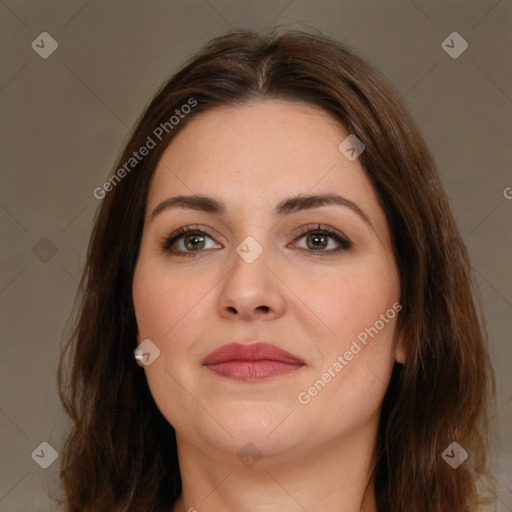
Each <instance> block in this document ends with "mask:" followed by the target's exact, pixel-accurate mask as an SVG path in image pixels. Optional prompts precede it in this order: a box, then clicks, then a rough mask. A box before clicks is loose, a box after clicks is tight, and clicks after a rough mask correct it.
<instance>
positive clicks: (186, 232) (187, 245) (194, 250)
mask: <svg viewBox="0 0 512 512" xmlns="http://www.w3.org/2000/svg"><path fill="white" fill-rule="evenodd" d="M207 238H209V239H210V240H212V238H211V237H210V236H209V235H208V233H206V232H205V231H203V230H201V229H198V227H197V224H196V225H195V227H192V226H185V227H182V228H180V229H178V230H176V231H175V232H174V233H173V234H172V235H170V236H164V237H163V239H162V240H161V243H160V247H161V249H162V251H164V252H171V253H174V254H176V255H177V256H192V257H194V256H196V255H197V254H198V253H200V252H201V251H202V249H214V248H220V247H221V246H218V245H217V246H216V247H206V239H207ZM173 246H176V247H177V249H173V248H172V247H173Z"/></svg>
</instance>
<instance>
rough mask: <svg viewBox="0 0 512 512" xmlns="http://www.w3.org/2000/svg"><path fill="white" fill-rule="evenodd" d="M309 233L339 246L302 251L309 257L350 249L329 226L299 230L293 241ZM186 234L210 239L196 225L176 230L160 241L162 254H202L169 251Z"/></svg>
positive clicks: (306, 227)
mask: <svg viewBox="0 0 512 512" xmlns="http://www.w3.org/2000/svg"><path fill="white" fill-rule="evenodd" d="M310 233H316V234H325V235H328V236H329V237H331V238H333V239H334V240H335V241H336V242H337V243H338V244H339V245H340V247H338V248H337V249H331V250H329V251H325V250H320V249H317V250H315V249H302V250H305V251H307V252H309V253H310V254H311V255H315V256H322V255H323V254H324V253H325V254H327V255H333V254H338V253H340V252H342V251H346V250H348V249H350V248H351V247H352V242H351V241H350V240H348V239H347V238H346V237H345V236H343V235H342V234H341V233H340V232H339V231H337V230H336V229H334V228H331V227H329V226H322V225H321V224H316V225H315V227H312V226H311V225H308V226H304V227H302V228H301V229H300V230H299V234H298V236H297V238H296V239H295V241H298V240H300V239H301V238H303V237H304V236H305V235H308V234H310ZM187 234H197V235H201V236H202V235H206V236H207V237H208V238H212V237H211V236H210V235H209V234H208V233H207V232H205V231H203V230H201V229H199V228H198V226H197V224H196V225H195V227H193V226H184V227H181V228H179V229H177V230H176V231H175V232H174V233H172V234H171V235H169V236H167V235H164V236H163V237H162V238H161V239H160V241H159V245H160V248H161V250H162V252H164V253H173V254H174V255H177V256H185V257H192V258H194V257H196V256H198V255H199V254H200V253H201V252H204V251H203V250H198V251H171V249H170V248H171V246H172V245H173V244H174V242H176V241H177V240H179V239H181V238H183V237H184V236H185V235H187Z"/></svg>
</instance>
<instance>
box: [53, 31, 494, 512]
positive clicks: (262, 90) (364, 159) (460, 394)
mask: <svg viewBox="0 0 512 512" xmlns="http://www.w3.org/2000/svg"><path fill="white" fill-rule="evenodd" d="M256 98H279V99H285V100H292V101H301V102H306V103H308V104H311V105H316V106H319V107H321V108H323V109H324V110H325V111H327V112H330V113H331V114H333V115H334V116H336V117H337V118H338V119H339V120H340V121H341V122H342V123H343V124H344V125H345V126H346V127H347V128H348V130H349V131H350V133H351V134H354V135H356V136H357V137H358V138H359V139H360V140H361V141H363V143H364V145H365V151H364V152H363V153H362V154H361V155H360V156H359V159H360V162H361V165H362V166H363V168H364V169H365V171H366V173H367V175H368V177H369V179H370V180H371V182H372V184H373V186H374V188H375V191H376V193H377V196H378V199H379V202H380V204H381V206H382V208H383V210H384V212H385V214H386V218H387V222H388V225H389V227H390V231H391V236H392V243H393V250H394V256H395V259H396V264H397V267H398V271H399V276H400V286H401V297H400V303H401V304H402V305H403V311H402V313H401V314H400V316H399V318H398V323H397V326H396V329H397V331H398V332H399V333H401V334H402V335H403V336H404V339H405V340H406V343H407V346H408V359H407V361H406V363H405V364H404V365H402V364H398V363H396V364H395V367H394V369H393V374H392V378H391V382H390V385H389V388H388V390H387V393H386V395H385V397H384V402H383V404H382V413H381V419H380V426H379V433H378V438H377V458H376V463H375V466H374V467H373V468H372V476H374V478H375V480H374V481H375V493H376V499H377V508H378V510H380V511H386V512H405V511H410V510H414V511H415V512H427V511H429V512H433V511H436V512H441V511H442V512H445V511H447V510H450V511H452V512H469V511H474V510H476V507H477V504H478V503H480V502H481V501H482V498H481V496H480V493H479V491H478V487H477V483H478V481H479V479H480V478H484V477H486V476H488V473H487V465H488V458H489V457H488V453H489V448H490V445H491V437H492V436H491V434H490V432H491V428H490V418H491V416H492V414H493V411H494V410H495V407H496V406H495V381H494V372H493V368H492V366H491V363H490V357H489V353H488V341H487V334H486V331H485V323H484V319H483V314H482V307H481V306H480V299H479V296H478V291H477V288H476V284H475V282H474V278H473V274H472V272H471V264H470V261H469V258H468V253H467V249H466V247H465V245H464V243H463V241H462V238H461V235H460V233H459V231H458V229H457V226H456V223H455V221H454V218H453V215H452V213H451V211H450V207H449V203H448V200H447V197H446V194H445V192H444V189H443V186H442V184H441V182H440V180H439V178H438V175H437V171H436V166H435V163H434V160H433V157H432V155H431V153H430V151H429V150H428V148H427V146H426V144H425V142H424V140H423V138H422V136H421V134H420V133H419V131H418V129H417V127H416V125H415V123H414V121H413V120H412V118H411V116H410V114H409V113H408V112H407V109H406V108H405V107H404V106H403V104H402V103H401V101H400V100H399V99H398V95H397V94H396V93H395V92H394V90H393V88H392V87H391V86H390V85H389V84H388V83H387V82H386V80H385V79H384V78H383V77H382V76H381V75H380V73H378V72H377V71H375V70H374V69H372V68H371V67H370V66H369V64H368V63H366V62H365V61H364V60H363V59H362V58H361V57H359V56H358V55H357V54H356V53H355V52H354V51H353V50H352V49H351V48H349V47H348V46H346V45H343V44H341V43H339V42H338V41H336V40H333V39H331V38H328V37H326V36H323V35H316V34H309V33H305V32H298V31H291V32H286V33H283V34H281V35H279V34H277V33H275V32H272V33H268V34H266V35H262V34H258V33H255V32H252V31H249V30H239V31H235V32H231V33H229V34H227V35H225V36H222V37H219V38H216V39H214V40H212V41H211V42H210V43H209V44H207V45H206V46H205V47H203V49H202V50H201V51H200V52H199V53H198V54H197V55H195V56H194V57H193V58H192V59H191V60H190V61H189V62H188V63H186V65H184V67H182V68H181V69H180V70H179V71H178V72H177V73H176V74H175V75H174V76H173V77H171V78H170V80H169V81H167V82H166V83H165V84H164V85H163V86H162V88H161V89H160V91H159V92H158V93H157V94H156V96H155V97H154V99H153V100H152V101H151V102H150V104H149V106H147V108H146V109H145V111H144V113H143V115H142V116H141V118H140V121H139V122H138V123H137V125H136V127H135V128H134V131H133V134H132V136H131V138H130V139H129V141H128V142H127V144H126V147H125V148H124V151H123V152H122V154H121V156H120V158H119V160H118V162H117V164H116V166H115V173H114V174H115V180H114V179H111V181H110V185H107V186H105V187H103V188H102V192H101V196H104V198H103V201H102V203H101V207H100V208H99V211H98V213H97V215H96V218H95V224H94V227H93V231H92V235H91V239H90V243H89V247H88V253H87V261H86V264H85V268H84V272H83V275H82V279H81V281H80V285H79V289H78V292H77V302H76V303H75V306H76V305H78V307H76V311H75V315H74V320H73V328H72V332H71V333H70V334H69V337H68V338H67V340H66V343H65V346H64V347H63V351H62V356H61V360H60V365H59V379H58V384H59V392H60V397H61V400H62V402H63V405H64V407H65V410H66V411H67V413H68V414H69V416H70V418H71V420H72V422H73V424H72V429H71V432H70V434H69V436H68V438H67V440H66V443H65V446H64V447H63V450H62V452H61V481H62V485H63V490H64V494H65V497H64V498H63V499H61V502H62V503H64V504H65V506H66V507H67V510H68V511H70V512H78V511H80V512H89V511H94V512H106V511H109V512H112V511H116V512H121V511H142V510H144V511H146V512H153V511H154V512H157V511H158V512H160V511H167V512H168V511H169V510H171V509H172V506H173V504H174V503H175V501H176V499H177V498H178V496H179V494H180V493H181V477H180V472H179V465H178V458H177V450H176V438H175V433H174V429H173V428H172V426H171V425H170V424H169V423H168V422H167V420H166V419H165V418H164V417H163V415H162V414H161V413H160V411H159V409H158V408H157V406H156V404H155V402H154V400H153V398H152V395H151V392H150V390H149V387H148V384H147V381H146V378H145V374H144V372H143V371H142V370H141V368H139V366H137V365H136V364H135V362H134V354H133V352H134V349H135V348H136V332H137V326H136V320H135V314H134V306H133V300H132V279H133V273H134V268H135V264H136V261H137V257H138V251H139V247H140V241H141V234H142V227H143V223H144V215H145V208H146V200H147V194H148V190H149V185H150V180H151V177H152V175H153V172H154V170H155V168H156V166H157V163H158V160H159V158H160V156H161V155H162V152H163V150H164V149H165V148H166V147H167V145H168V144H169V143H170V141H171V140H172V139H173V137H174V136H175V135H176V134H177V133H178V132H179V131H180V130H181V129H182V128H183V127H184V126H186V124H187V123H188V122H190V120H192V119H194V118H196V117H197V116H198V115H200V114H201V112H205V111H207V110H208V109H211V108H214V107H216V106H222V105H229V104H231V105H233V104H239V105H243V104H244V103H246V102H248V101H250V100H251V99H256ZM193 102H195V103H193ZM185 104H188V105H192V104H194V105H195V106H194V107H193V108H190V109H183V105H185ZM180 109H181V110H180ZM176 110H179V111H180V112H182V113H183V112H186V115H182V116H180V117H179V121H178V122H175V121H172V122H170V118H171V116H172V115H173V114H175V112H176ZM165 123H167V124H165ZM157 127H160V128H161V129H160V131H156V132H155V130H156V128H157ZM162 127H165V129H163V128H162ZM156 133H158V137H157V136H156V135H155V134H156ZM148 138H151V139H152V141H153V142H155V143H156V144H155V147H154V148H152V149H151V150H150V151H149V152H148V154H147V155H146V156H144V157H143V158H140V160H139V159H138V160H137V162H134V161H133V160H130V158H132V157H133V153H134V152H137V151H138V150H139V149H140V148H141V147H142V146H143V145H148V140H149V139H148ZM157 139H158V140H157ZM127 162H131V163H130V167H128V166H127ZM123 166H124V167H123ZM121 168H124V169H125V172H122V171H121V172H120V171H119V170H120V169H121ZM114 174H113V175H112V176H113V177H114ZM96 195H99V194H96ZM454 441H455V442H457V443H458V444H459V445H461V446H462V447H463V448H464V449H465V450H466V452H467V453H468V454H469V458H468V459H467V460H466V461H465V462H464V463H463V464H462V465H460V466H459V467H458V468H457V469H454V468H452V467H451V466H450V465H449V464H447V462H445V460H444V459H443V457H442V453H443V451H444V450H445V449H446V448H447V447H448V446H449V445H450V444H451V443H452V442H454ZM369 481H370V479H369Z"/></svg>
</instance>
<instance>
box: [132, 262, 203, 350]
mask: <svg viewBox="0 0 512 512" xmlns="http://www.w3.org/2000/svg"><path fill="white" fill-rule="evenodd" d="M210 288H211V285H210V286H208V280H206V279H205V276H202V277H201V276H198V275H197V274H194V273H190V272H181V271H173V272H172V273H171V272H169V271H168V269H165V268H161V266H158V265H154V264H153V265H152V264H150V263H149V262H148V263H145V262H141V263H140V264H139V265H138V266H137V268H136V271H135V275H134V281H133V301H134V307H135V314H136V318H137V325H138V328H139V333H140V335H141V336H145V337H149V338H151V337H154V338H155V340H160V341H161V342H164V341H165V340H166V339H167V338H169V337H173V335H174V332H175V330H177V329H179V328H180V326H181V325H185V324H186V323H187V319H188V317H189V315H190V314H193V312H194V311H196V310H197V309H200V308H201V302H202V301H201V299H202V298H203V300H204V299H206V298H207V297H206V296H205V295H206V294H207V292H208V290H209V289H210ZM189 327H190V326H189Z"/></svg>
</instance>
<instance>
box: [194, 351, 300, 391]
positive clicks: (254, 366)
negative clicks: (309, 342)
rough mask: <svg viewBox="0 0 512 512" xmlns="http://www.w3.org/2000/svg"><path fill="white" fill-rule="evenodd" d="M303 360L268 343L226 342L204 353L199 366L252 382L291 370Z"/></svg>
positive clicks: (297, 367)
mask: <svg viewBox="0 0 512 512" xmlns="http://www.w3.org/2000/svg"><path fill="white" fill-rule="evenodd" d="M304 365H305V363H304V361H302V360H301V359H299V358H298V357H296V356H294V355H293V354H290V353H289V352H286V351H285V350H283V349H280V348H278V347H276V346H275V345H271V344H269V343H264V342H257V343H251V344H250V345H244V344H241V343H230V344H229V345H224V346H222V347H220V348H219V349H217V350H215V351H213V352H212V353H211V354H209V355H208V356H206V358H205V360H204V361H203V366H206V367H207V368H208V369H209V370H211V371H213V372H214V373H216V374H217V375H220V376H222V377H227V378H229V379H234V380H242V381H245V382H254V381H259V380H263V379H268V378H271V377H276V376H278V375H284V374H287V373H291V372H294V371H296V370H298V369H300V368H302V367H303V366H304Z"/></svg>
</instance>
